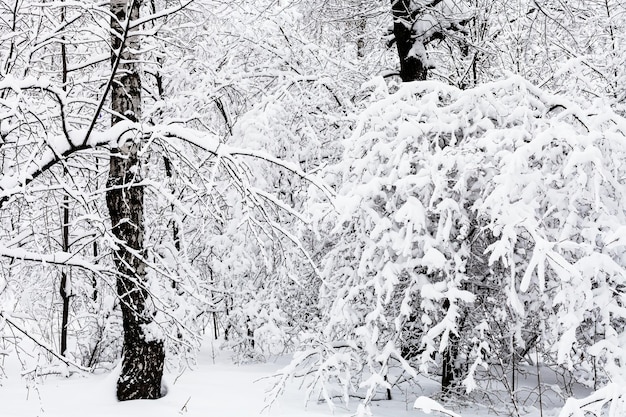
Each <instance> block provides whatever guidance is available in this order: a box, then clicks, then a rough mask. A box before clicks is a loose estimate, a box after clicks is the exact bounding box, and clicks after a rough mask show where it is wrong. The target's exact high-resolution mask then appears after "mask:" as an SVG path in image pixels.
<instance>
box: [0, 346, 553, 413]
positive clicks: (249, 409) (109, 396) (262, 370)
mask: <svg viewBox="0 0 626 417" xmlns="http://www.w3.org/2000/svg"><path fill="white" fill-rule="evenodd" d="M288 361H289V358H280V359H278V360H276V361H273V362H269V363H263V364H248V365H235V364H233V363H232V362H231V361H230V359H229V356H228V353H226V352H220V351H219V350H218V349H217V347H216V346H215V345H213V344H212V343H211V342H207V343H206V347H205V348H204V350H203V351H202V352H201V353H200V356H199V358H198V365H197V366H196V367H195V368H194V369H193V370H187V371H186V372H184V373H183V374H182V375H176V374H167V375H166V383H167V385H168V395H166V396H165V397H164V398H162V399H159V400H142V401H128V402H118V401H117V400H116V399H115V382H116V378H117V375H116V373H115V372H112V373H108V374H103V375H87V376H81V375H73V376H72V377H70V378H64V377H60V376H48V377H47V378H45V379H43V380H41V381H39V382H38V383H37V384H34V383H32V382H30V383H29V382H28V381H27V380H25V379H21V378H19V377H16V376H15V375H10V374H11V373H15V374H18V370H17V369H10V368H9V367H6V366H5V368H4V369H3V371H4V372H5V373H6V374H8V375H7V376H9V378H6V379H2V380H0V384H1V386H0V416H2V417H113V416H114V417H131V416H132V417H141V416H149V417H176V416H186V417H206V416H216V417H254V416H265V417H331V416H333V417H347V416H353V415H355V413H356V409H357V406H358V399H355V400H354V401H353V403H352V404H351V406H350V407H349V408H346V407H345V406H343V405H341V404H337V405H336V407H335V410H334V412H333V411H331V410H330V409H329V407H328V406H327V405H326V404H325V403H323V402H320V403H317V402H313V401H309V402H308V403H305V401H304V392H303V391H302V390H299V389H298V387H297V386H296V384H297V382H294V386H293V387H290V389H288V390H287V392H286V393H285V395H284V396H282V397H280V398H279V399H278V401H277V402H276V403H275V404H274V405H273V406H272V407H271V408H270V409H269V410H267V409H266V410H264V408H265V392H266V390H267V389H268V388H269V387H270V386H271V381H269V380H268V379H267V378H266V377H268V376H269V375H271V374H272V373H274V372H276V371H277V370H278V369H280V368H282V367H283V366H285V365H286V364H287V363H288ZM12 371H13V372H12ZM396 397H398V398H396V399H394V400H392V401H378V402H374V403H373V404H372V412H373V414H374V416H376V417H406V416H411V417H422V416H426V415H427V414H425V413H424V412H422V411H419V410H415V409H413V408H412V407H413V403H414V401H415V398H414V397H413V396H404V398H401V397H403V396H401V395H400V396H398V395H396ZM454 411H455V412H456V413H458V414H460V415H461V416H462V417H474V416H476V417H477V416H485V415H487V414H488V412H487V410H486V409H482V410H478V409H473V410H470V409H465V410H461V411H459V410H454ZM532 414H534V413H532ZM550 414H552V413H550ZM430 415H431V416H444V415H445V414H441V413H439V412H436V411H433V412H432V414H430ZM544 415H545V414H544Z"/></svg>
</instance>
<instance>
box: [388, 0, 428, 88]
mask: <svg viewBox="0 0 626 417" xmlns="http://www.w3.org/2000/svg"><path fill="white" fill-rule="evenodd" d="M391 12H392V15H393V34H394V37H395V42H396V47H397V48H398V57H399V58H400V78H402V81H404V82H408V81H422V80H425V79H426V77H427V75H428V68H427V67H426V65H424V62H422V59H421V58H420V57H418V56H416V55H415V54H411V49H412V48H413V45H414V43H415V42H416V41H417V39H416V36H415V33H414V32H413V23H414V22H413V21H414V17H413V16H412V9H411V0H391Z"/></svg>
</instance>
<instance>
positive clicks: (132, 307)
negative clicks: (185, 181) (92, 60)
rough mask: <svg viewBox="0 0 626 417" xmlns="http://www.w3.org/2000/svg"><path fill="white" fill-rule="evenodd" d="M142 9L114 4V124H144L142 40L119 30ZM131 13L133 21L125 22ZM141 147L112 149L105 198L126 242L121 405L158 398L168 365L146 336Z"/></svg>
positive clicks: (130, 144)
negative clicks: (139, 183) (137, 54)
mask: <svg viewBox="0 0 626 417" xmlns="http://www.w3.org/2000/svg"><path fill="white" fill-rule="evenodd" d="M139 6H140V1H139V0H128V2H127V1H125V0H122V1H120V0H112V1H111V12H112V14H113V16H114V18H112V19H111V29H112V35H111V36H112V39H111V42H112V46H113V55H112V61H113V62H114V63H115V62H116V61H117V60H118V56H117V54H121V61H120V63H119V66H118V67H117V68H118V72H117V73H118V74H119V75H117V76H116V77H115V80H114V82H113V85H112V90H111V108H112V110H113V111H114V112H115V113H114V115H113V119H112V123H113V124H115V123H118V122H120V121H121V120H123V119H124V118H128V119H131V120H134V121H139V120H140V118H141V78H140V74H139V64H138V63H137V62H138V60H137V58H138V57H137V56H136V53H137V51H138V50H139V49H140V45H139V37H137V36H128V34H126V33H125V30H126V29H125V28H123V27H121V26H120V22H121V23H122V24H125V22H126V21H127V19H130V20H136V19H138V18H139ZM128 11H130V16H127V13H128ZM130 35H132V33H131V34H130ZM113 68H115V65H113ZM140 143H141V142H140V138H138V137H136V138H126V140H122V139H120V141H119V146H118V147H117V148H114V149H111V158H110V162H109V164H110V165H109V179H108V183H107V190H108V191H107V195H106V200H107V207H108V209H109V215H110V217H111V224H112V227H113V234H114V236H115V237H116V238H117V239H119V241H120V242H122V243H119V244H118V248H117V249H116V250H115V251H114V259H115V265H116V267H117V270H118V273H119V275H118V278H117V294H118V297H119V300H120V306H121V309H122V319H123V327H124V355H123V359H122V372H121V374H120V378H119V380H118V382H117V398H118V400H120V401H125V400H133V399H155V398H160V397H161V396H162V394H161V378H162V375H163V363H164V360H165V351H164V347H163V340H162V339H160V338H158V337H154V336H153V335H151V334H150V333H149V332H146V328H147V327H149V326H150V325H153V326H154V325H155V324H154V320H153V312H152V311H151V310H150V308H148V305H149V294H148V292H147V290H146V288H145V284H146V264H145V262H144V252H145V251H144V242H143V238H144V220H143V205H144V189H143V187H142V186H139V185H137V183H138V182H140V180H141V178H140V176H141V161H140V158H139V156H138V151H139V147H140Z"/></svg>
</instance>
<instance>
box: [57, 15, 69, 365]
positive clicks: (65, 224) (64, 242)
mask: <svg viewBox="0 0 626 417" xmlns="http://www.w3.org/2000/svg"><path fill="white" fill-rule="evenodd" d="M61 23H65V7H62V8H61ZM61 40H62V42H61V67H62V72H61V83H62V86H61V88H62V89H63V91H66V89H67V49H66V46H65V36H61ZM64 174H65V175H69V173H68V172H65V173H64ZM62 211H63V219H62V220H61V247H62V248H61V249H62V250H63V252H69V251H70V196H69V195H68V194H67V193H65V194H64V195H63V209H62ZM68 272H69V271H68V269H67V268H63V269H62V270H61V285H60V286H59V294H60V295H61V301H62V303H63V307H62V311H61V356H65V354H66V353H67V324H68V322H69V318H70V296H71V293H72V291H71V284H70V277H69V276H68Z"/></svg>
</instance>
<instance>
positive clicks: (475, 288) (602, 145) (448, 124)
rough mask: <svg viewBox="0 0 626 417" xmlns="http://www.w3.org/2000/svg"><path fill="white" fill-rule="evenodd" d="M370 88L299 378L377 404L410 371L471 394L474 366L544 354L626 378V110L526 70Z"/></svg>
mask: <svg viewBox="0 0 626 417" xmlns="http://www.w3.org/2000/svg"><path fill="white" fill-rule="evenodd" d="M370 88H371V89H373V90H374V93H373V97H374V98H372V100H371V103H370V104H369V105H368V106H367V108H365V109H364V110H363V111H362V112H361V113H360V114H359V115H358V116H357V118H356V122H355V128H354V131H353V134H352V136H351V137H349V138H348V139H347V140H346V142H345V149H346V151H345V153H344V158H343V160H342V161H341V162H339V163H338V164H336V165H335V166H333V167H332V168H331V169H329V172H328V174H329V175H330V176H331V178H334V181H335V182H336V183H337V184H338V197H337V200H336V205H337V214H336V216H335V217H334V218H332V219H331V218H326V219H325V221H326V222H327V223H322V224H320V225H319V227H320V228H321V229H326V230H328V229H329V228H332V233H333V234H332V236H333V238H334V239H335V245H334V246H333V248H332V249H331V250H330V252H329V253H328V254H327V255H326V257H325V258H324V260H323V265H324V268H323V282H322V286H321V292H320V310H321V312H322V314H323V327H322V330H321V333H320V334H319V335H318V336H316V337H313V338H312V339H311V342H310V349H307V348H306V347H304V348H303V352H302V353H301V354H299V355H297V356H296V358H295V359H294V363H293V364H292V365H291V367H290V368H289V369H287V370H286V374H285V376H284V378H286V375H287V374H290V375H305V374H307V372H306V371H304V370H303V369H310V373H311V374H313V375H315V377H314V380H313V386H311V389H310V395H317V394H320V396H321V397H323V398H326V399H327V400H332V397H333V394H331V390H332V389H333V388H332V387H334V386H337V384H338V386H339V387H341V395H342V397H343V398H344V399H345V400H346V401H347V400H348V398H349V395H352V394H356V393H357V392H358V391H360V390H364V394H359V395H364V402H365V403H366V404H367V403H368V402H369V401H371V400H372V399H374V397H375V395H376V393H377V392H380V390H381V389H383V390H386V389H390V388H392V387H393V384H394V382H395V379H394V378H397V377H392V376H393V375H397V374H398V372H401V371H403V372H404V373H405V375H411V376H416V375H417V374H418V373H423V374H431V373H433V372H435V373H437V372H442V373H443V377H444V378H446V377H448V378H452V379H453V381H448V383H451V384H452V385H458V386H459V387H462V389H463V390H465V391H472V390H474V389H477V388H480V383H481V381H480V378H477V377H475V376H476V371H477V369H479V368H485V367H488V366H490V365H498V363H499V361H498V360H499V359H501V358H502V357H504V356H505V355H509V354H510V353H511V350H514V351H515V352H516V353H517V354H518V355H522V356H525V355H526V354H527V353H528V352H529V351H531V350H532V351H534V350H537V351H538V354H539V355H541V356H542V361H543V362H545V363H553V364H555V366H558V367H561V368H563V369H567V370H570V371H572V374H573V375H574V376H575V378H576V379H577V380H578V381H579V382H580V383H583V384H590V383H591V384H592V385H593V384H596V386H606V387H609V386H617V385H615V384H619V382H617V381H620V380H622V378H623V375H624V371H623V365H622V364H623V363H624V359H625V358H623V355H624V353H623V352H624V351H625V350H624V348H625V347H626V346H624V337H625V336H624V323H625V321H624V318H625V317H624V312H625V311H626V310H624V301H625V300H624V299H623V295H622V294H623V287H624V277H625V276H626V275H625V274H624V272H625V271H624V264H625V262H626V258H624V256H623V245H624V243H625V242H624V241H623V239H622V238H621V237H620V236H621V234H623V231H622V229H623V226H622V225H623V224H624V222H625V221H626V218H625V217H626V213H625V212H624V210H623V207H624V204H625V203H626V201H625V198H626V195H625V190H626V189H625V188H624V181H625V178H626V166H625V165H624V164H623V162H622V161H623V160H624V158H626V141H625V140H624V139H625V138H624V136H625V133H626V120H624V119H622V118H621V117H619V116H618V115H616V114H614V113H613V112H612V111H611V110H610V109H608V108H596V107H594V106H593V105H589V106H588V107H579V106H578V105H577V104H575V103H574V102H572V101H570V100H568V99H566V98H564V97H560V96H555V95H550V94H548V93H545V92H543V91H541V90H540V89H538V88H536V87H534V86H533V85H531V84H530V83H528V82H526V81H524V80H523V79H521V78H516V77H513V78H510V79H507V80H504V81H499V82H494V83H488V84H485V85H482V86H480V87H477V88H474V89H471V90H466V91H461V90H458V89H456V88H454V87H450V86H447V85H444V84H440V83H437V82H420V83H410V84H405V85H402V86H401V87H400V88H399V89H398V91H397V92H395V93H393V94H391V93H389V92H388V90H387V87H386V85H385V84H384V82H383V81H382V80H374V81H373V82H372V84H371V85H370ZM500 362H501V361H500ZM500 365H501V363H500ZM441 367H443V368H444V369H443V370H441V369H440V368H441ZM446 367H448V369H446ZM394 368H399V370H398V371H392V370H393V369H394ZM281 381H282V382H279V388H280V384H281V383H284V381H285V379H283V380H281ZM607 384H608V385H607ZM279 388H278V389H279ZM607 389H608V391H607V392H610V393H611V395H612V396H613V397H611V398H617V397H619V396H620V395H622V394H621V392H622V391H619V393H618V394H616V392H618V391H616V389H617V388H610V389H609V388H607ZM603 398H604V399H605V401H609V400H610V398H609V397H603ZM566 410H568V409H567V408H566Z"/></svg>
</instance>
